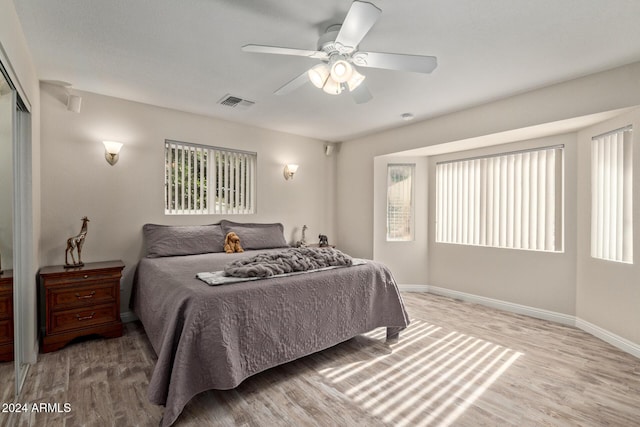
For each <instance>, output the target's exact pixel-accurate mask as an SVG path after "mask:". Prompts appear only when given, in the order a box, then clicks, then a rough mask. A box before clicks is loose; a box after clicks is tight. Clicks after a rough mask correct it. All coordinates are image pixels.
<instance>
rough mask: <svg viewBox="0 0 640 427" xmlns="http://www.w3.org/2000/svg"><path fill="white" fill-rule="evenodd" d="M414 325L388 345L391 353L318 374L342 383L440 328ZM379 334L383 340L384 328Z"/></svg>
mask: <svg viewBox="0 0 640 427" xmlns="http://www.w3.org/2000/svg"><path fill="white" fill-rule="evenodd" d="M415 323H416V326H415V328H412V329H411V331H407V332H406V334H405V335H403V340H402V342H400V340H398V341H397V342H395V343H393V344H390V345H389V347H390V348H391V349H392V350H393V351H392V352H391V353H389V354H384V355H382V356H378V357H374V358H373V359H368V360H363V361H358V362H353V363H350V364H347V365H344V366H341V367H329V368H325V369H321V370H320V373H321V374H322V375H324V376H325V377H327V378H333V381H334V382H340V381H343V380H345V379H346V378H348V377H350V376H352V375H355V374H357V373H358V372H360V371H362V370H363V369H366V368H368V367H370V366H373V365H375V364H376V363H379V362H380V361H381V360H383V359H386V358H387V357H389V356H391V355H392V354H393V352H395V351H400V350H402V349H404V348H406V347H408V346H410V345H412V344H414V343H415V342H419V341H420V340H422V339H424V337H426V336H428V335H431V334H433V333H435V332H437V331H439V330H440V328H437V327H435V326H433V325H429V324H426V323H424V322H415ZM376 331H377V330H376ZM381 333H382V335H381V336H378V339H380V338H383V339H384V337H386V328H383V330H382V332H381ZM370 334H371V333H369V334H364V335H365V336H367V337H369V338H373V337H375V336H376V335H378V333H376V334H374V335H370Z"/></svg>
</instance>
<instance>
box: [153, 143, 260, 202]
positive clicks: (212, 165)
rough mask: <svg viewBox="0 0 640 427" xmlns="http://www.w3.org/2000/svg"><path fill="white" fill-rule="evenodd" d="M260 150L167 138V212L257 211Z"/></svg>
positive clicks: (165, 150) (165, 154) (165, 147)
mask: <svg viewBox="0 0 640 427" xmlns="http://www.w3.org/2000/svg"><path fill="white" fill-rule="evenodd" d="M256 159H257V154H256V153H251V152H246V151H238V150H230V149H226V148H218V147H209V146H204V145H196V144H188V143H185V142H177V141H169V140H166V141H165V144H164V161H165V185H164V190H165V211H164V212H165V214H181V215H198V214H200V215H202V214H252V213H255V212H256Z"/></svg>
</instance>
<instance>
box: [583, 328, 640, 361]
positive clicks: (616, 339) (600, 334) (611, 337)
mask: <svg viewBox="0 0 640 427" xmlns="http://www.w3.org/2000/svg"><path fill="white" fill-rule="evenodd" d="M576 326H577V327H578V328H580V329H582V330H583V331H585V332H587V333H589V334H591V335H593V336H594V337H597V338H600V339H601V340H602V341H605V342H608V343H609V344H611V345H612V346H614V347H618V348H619V349H620V350H622V351H624V352H627V353H629V354H632V355H634V356H635V357H637V358H639V359H640V345H638V344H636V343H634V342H631V341H629V340H628V339H626V338H622V337H621V336H618V335H616V334H613V333H611V332H609V331H607V330H606V329H602V328H601V327H600V326H597V325H594V324H593V323H589V322H587V321H586V320H582V319H580V318H576Z"/></svg>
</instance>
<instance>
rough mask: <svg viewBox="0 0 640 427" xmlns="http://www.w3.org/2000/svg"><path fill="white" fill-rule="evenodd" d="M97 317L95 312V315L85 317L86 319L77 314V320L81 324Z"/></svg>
mask: <svg viewBox="0 0 640 427" xmlns="http://www.w3.org/2000/svg"><path fill="white" fill-rule="evenodd" d="M95 315H96V312H95V311H94V312H93V313H91V314H90V315H89V316H84V317H81V316H80V315H79V314H76V319H78V321H79V322H81V321H83V320H90V319H93V316H95Z"/></svg>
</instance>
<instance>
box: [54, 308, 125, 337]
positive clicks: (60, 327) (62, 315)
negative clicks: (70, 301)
mask: <svg viewBox="0 0 640 427" xmlns="http://www.w3.org/2000/svg"><path fill="white" fill-rule="evenodd" d="M118 311H119V310H118V307H117V306H116V304H103V305H96V306H93V307H86V308H76V309H72V310H62V311H53V312H50V313H49V315H50V316H51V317H50V319H49V320H50V330H49V331H47V332H48V333H50V334H55V333H57V332H64V331H69V330H72V329H80V328H85V327H89V326H94V325H100V324H103V323H109V322H115V321H119V320H120V319H119V318H118V317H119V316H118Z"/></svg>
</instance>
